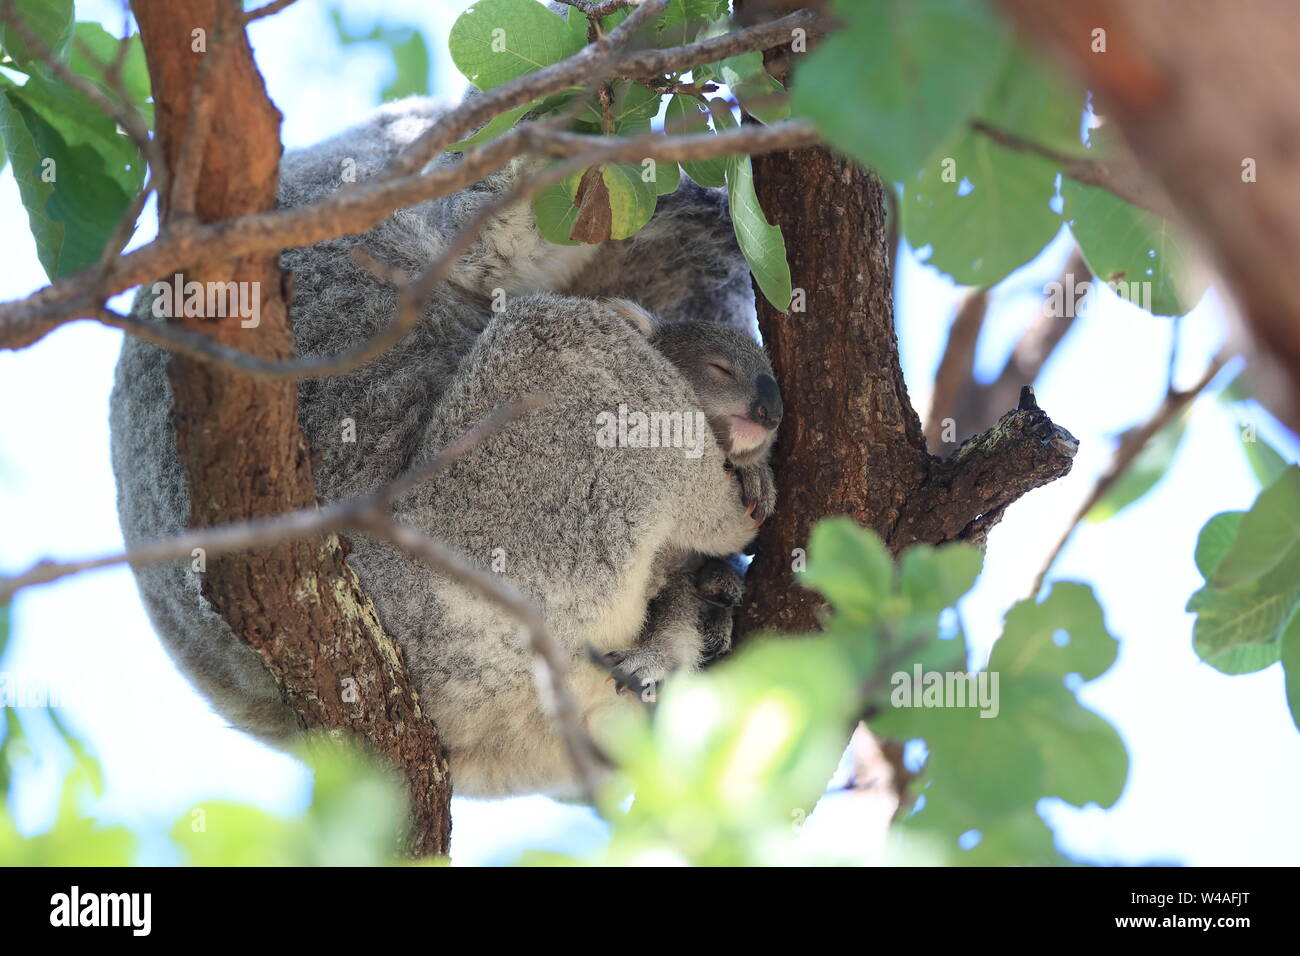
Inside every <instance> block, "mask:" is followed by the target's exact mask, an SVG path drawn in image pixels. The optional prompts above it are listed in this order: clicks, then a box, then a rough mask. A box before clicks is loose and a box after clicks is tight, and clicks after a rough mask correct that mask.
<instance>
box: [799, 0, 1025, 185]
mask: <svg viewBox="0 0 1300 956" xmlns="http://www.w3.org/2000/svg"><path fill="white" fill-rule="evenodd" d="M835 9H836V14H837V16H839V17H840V19H841V20H843V22H844V24H845V26H844V28H843V29H841V30H839V31H837V32H836V33H834V34H832V35H831V36H830V37H829V38H827V39H826V40H825V41H824V42H823V43H822V44H821V45H820V46H819V47H818V48H817V49H816V50H814V51H813V52H812V53H810V54H808V55H807V57H806V58H803V60H802V63H801V64H800V65H799V67H798V69H797V70H796V72H795V76H794V84H793V91H792V93H791V97H792V102H791V106H792V109H793V111H794V112H795V113H797V114H800V115H802V116H806V117H808V118H809V119H811V120H813V121H814V122H815V123H816V124H817V125H818V127H819V128H820V129H821V131H822V133H823V134H824V135H825V136H826V138H827V140H828V141H829V142H830V143H831V144H832V145H833V146H835V147H837V148H838V149H840V150H843V151H844V152H846V153H848V154H849V155H851V156H853V157H854V158H856V159H857V160H859V161H860V162H862V163H864V164H865V165H867V166H870V167H871V168H873V169H875V170H876V171H877V172H879V173H880V175H881V176H882V177H884V178H885V179H886V180H894V181H899V182H905V181H907V180H910V179H911V178H912V176H913V175H914V174H915V173H916V171H917V170H918V169H920V168H921V167H922V165H923V164H925V162H926V160H927V159H929V158H930V156H931V155H932V154H933V153H934V152H935V151H936V150H937V149H938V148H939V147H940V146H941V145H942V144H943V143H944V142H945V141H946V140H948V139H949V138H951V137H952V136H953V135H954V134H955V133H957V131H958V130H959V128H960V127H962V126H963V125H964V124H965V123H966V122H967V121H968V120H969V119H970V118H971V116H973V115H974V113H975V111H976V109H977V108H978V106H979V105H980V103H981V102H983V100H984V98H985V97H986V96H987V95H988V93H989V91H990V90H991V89H992V87H993V84H994V83H995V81H996V80H997V79H998V77H999V75H1000V74H1001V71H1002V64H1003V61H1004V60H1005V58H1006V55H1007V51H1008V49H1009V48H1010V40H1009V30H1008V28H1007V26H1006V24H1005V23H1004V22H1003V21H1002V20H1001V19H1000V18H999V17H997V16H996V15H995V14H994V13H993V12H992V11H990V10H989V9H988V7H987V6H986V5H985V4H984V3H982V2H971V0H882V2H874V3H859V2H844V0H842V2H840V3H838V4H837V5H836V8H835ZM846 107H847V108H846Z"/></svg>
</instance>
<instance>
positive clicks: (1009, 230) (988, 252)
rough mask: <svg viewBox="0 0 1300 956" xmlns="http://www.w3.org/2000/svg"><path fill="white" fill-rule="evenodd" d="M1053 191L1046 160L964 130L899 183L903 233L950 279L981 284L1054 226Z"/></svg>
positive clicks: (1015, 264) (1034, 248)
mask: <svg viewBox="0 0 1300 956" xmlns="http://www.w3.org/2000/svg"><path fill="white" fill-rule="evenodd" d="M968 187H973V189H969V191H967V190H968ZM963 192H964V193H965V195H961V193H963ZM1055 194H1056V170H1055V168H1054V167H1053V166H1052V164H1051V163H1048V162H1047V161H1045V160H1043V159H1040V158H1039V157H1037V156H1032V155H1029V154H1027V153H1018V152H1015V151H1013V150H1009V149H1005V148H1003V147H1001V146H999V145H997V144H996V143H994V142H993V141H992V140H990V139H988V137H986V136H983V135H981V134H979V133H975V132H971V131H967V132H966V133H964V134H963V135H962V136H961V137H960V138H959V139H958V140H956V141H955V142H953V143H951V144H950V145H949V146H947V147H945V148H944V149H943V150H940V151H939V153H936V154H934V155H932V156H931V157H930V159H929V160H928V161H927V162H926V164H925V166H924V168H923V169H922V172H921V175H920V176H919V177H915V178H910V179H908V180H907V181H905V182H904V183H903V198H902V201H901V213H902V216H901V218H902V227H903V233H904V235H905V236H906V237H907V241H908V243H910V244H911V246H912V247H913V248H914V249H921V248H923V247H925V246H930V247H931V248H932V253H931V255H930V258H929V259H928V260H926V261H927V262H928V263H929V264H930V265H933V266H935V267H936V268H938V269H940V270H941V271H943V272H946V273H947V274H948V275H950V276H952V278H953V281H954V282H957V283H959V284H961V285H974V286H981V287H985V288H987V287H988V286H992V285H994V284H995V283H997V282H998V281H999V280H1001V279H1002V278H1004V277H1005V276H1007V275H1008V274H1009V273H1010V272H1012V271H1013V270H1014V269H1017V268H1019V267H1020V266H1022V265H1024V264H1025V263H1026V262H1028V261H1029V260H1031V259H1033V258H1034V257H1035V256H1036V255H1038V253H1039V252H1041V251H1042V249H1043V246H1045V245H1046V244H1047V243H1048V242H1050V241H1051V240H1052V238H1053V237H1054V236H1055V235H1056V234H1057V232H1058V231H1059V230H1060V228H1061V218H1060V217H1059V216H1058V215H1057V214H1056V213H1055V212H1054V211H1053V210H1052V208H1051V201H1052V197H1053V196H1054V195H1055Z"/></svg>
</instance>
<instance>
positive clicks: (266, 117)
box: [133, 0, 451, 855]
mask: <svg viewBox="0 0 1300 956" xmlns="http://www.w3.org/2000/svg"><path fill="white" fill-rule="evenodd" d="M133 7H134V10H135V15H136V19H137V21H138V22H139V24H140V33H141V38H142V40H143V42H144V47H145V53H146V56H147V58H148V64H149V73H150V78H151V80H152V82H153V89H154V98H155V104H156V115H157V135H158V139H159V142H160V143H161V145H162V148H163V150H164V153H165V156H166V159H167V163H168V166H169V168H170V169H171V170H172V171H173V174H175V172H176V171H177V170H178V168H179V167H180V166H181V165H183V163H182V160H181V157H182V152H183V144H184V142H185V140H186V138H187V137H188V136H189V135H190V134H191V131H192V128H193V120H192V116H193V113H194V110H195V105H196V104H195V103H194V102H192V91H193V90H194V84H195V77H196V75H197V73H198V71H199V69H200V65H201V63H202V62H203V59H204V57H211V56H221V57H222V59H221V62H220V65H219V67H217V68H212V69H208V70H207V71H206V72H207V75H206V78H205V83H206V93H205V96H204V99H209V98H210V107H211V109H210V111H209V115H210V128H209V130H208V133H207V137H206V140H205V143H204V146H205V148H204V149H203V152H202V161H201V166H200V167H199V172H198V180H197V189H196V190H195V193H194V200H195V201H194V215H195V216H196V217H197V219H199V220H200V221H215V220H219V219H225V218H229V217H233V216H238V215H242V214H245V213H253V212H260V211H263V210H268V209H272V208H273V207H274V206H275V193H276V185H277V182H278V174H277V168H278V163H279V159H280V152H281V147H280V135H279V132H280V114H279V112H278V111H277V110H276V108H275V106H274V105H273V104H272V103H271V101H270V99H269V98H268V97H267V95H266V89H265V87H264V86H263V83H262V78H261V76H260V74H259V73H258V71H257V67H256V65H255V64H254V62H253V58H252V52H251V50H250V49H249V46H248V42H247V39H246V37H245V35H244V29H243V24H242V20H241V16H240V6H239V4H238V3H235V2H232V0H169V2H167V3H161V2H147V0H137V2H136V3H135V4H134V5H133ZM197 30H202V31H204V36H203V37H202V38H201V39H202V45H203V47H204V48H205V49H204V50H202V51H196V50H195V49H194V47H195V46H196V45H198V44H197V42H196V41H197V39H198V37H197V35H196V33H195V31H197ZM175 195H176V193H175V191H173V195H172V198H173V200H174V198H175ZM180 205H182V206H184V205H185V204H184V203H181V204H180ZM162 208H163V216H162V228H163V229H164V230H165V229H168V228H184V226H185V218H186V216H185V214H186V210H185V209H182V208H177V203H176V202H174V201H164V202H162ZM168 278H169V277H168ZM185 278H186V279H187V280H198V281H200V282H208V281H219V282H228V281H233V282H247V283H255V284H256V288H257V289H258V290H259V295H260V313H259V314H258V316H257V318H258V322H257V324H256V326H255V327H252V328H245V327H243V326H242V324H241V319H240V317H239V316H238V315H236V316H233V317H227V318H215V317H205V318H188V319H181V320H180V321H183V322H184V323H185V324H187V325H189V326H190V327H192V328H195V329H199V330H202V331H203V332H204V333H205V334H207V335H210V336H211V337H213V338H214V339H216V340H217V341H219V342H222V343H224V344H226V345H230V346H232V347H237V348H239V349H242V350H243V351H245V352H248V353H252V354H255V355H259V356H263V357H267V358H277V359H280V358H287V357H289V356H291V355H292V354H293V333H292V331H291V329H290V325H289V321H288V314H287V302H286V296H285V295H284V294H283V290H282V286H281V283H282V276H281V273H280V267H279V260H278V256H277V255H276V254H274V253H269V254H258V255H253V256H248V257H245V258H241V259H238V260H234V261H205V262H195V263H193V264H192V266H191V268H189V269H188V270H187V271H186V274H185ZM250 288H251V287H250ZM169 376H170V379H171V385H172V390H173V393H174V395H175V424H176V438H177V447H178V450H179V451H180V455H181V459H182V461H183V463H184V465H185V470H186V474H187V476H188V481H189V488H190V499H191V513H190V523H191V525H192V526H194V527H206V526H209V525H216V524H223V523H226V522H231V521H238V520H244V519H249V518H258V517H268V516H273V515H278V514H282V513H284V512H287V511H291V510H294V509H299V508H309V507H313V506H314V505H315V504H316V493H315V486H314V484H313V481H312V472H311V460H310V452H309V449H308V447H307V443H306V440H305V438H304V436H303V434H302V431H301V430H300V428H299V426H298V413H297V387H296V385H295V384H294V383H292V382H269V381H264V380H260V379H253V378H249V377H247V376H243V375H239V374H236V373H232V372H228V371H225V370H223V369H221V368H219V367H218V366H216V365H213V364H208V363H203V362H195V361H192V360H190V359H187V358H184V357H181V356H173V357H172V358H171V361H170V367H169ZM346 555H347V543H346V541H344V540H341V539H340V538H339V537H338V536H330V537H329V538H328V539H325V540H320V539H317V540H300V541H294V542H290V543H287V544H282V545H279V546H276V547H274V548H268V549H262V550H257V551H252V552H248V553H246V554H241V555H238V556H232V557H225V558H214V559H212V560H210V561H209V562H208V564H207V570H206V572H205V573H204V575H203V594H204V596H205V597H206V598H207V600H208V601H209V602H211V604H212V606H213V607H214V608H215V609H216V610H217V612H218V613H220V614H221V615H222V616H223V617H224V618H225V619H226V621H227V622H228V623H229V624H230V626H231V628H232V629H233V630H234V632H235V633H236V634H238V635H239V636H240V637H241V638H242V639H243V640H244V641H246V642H247V643H248V644H249V645H250V646H251V647H252V648H253V649H254V650H256V651H257V652H258V653H259V654H260V655H261V656H262V659H263V660H264V661H265V663H266V665H267V667H268V668H269V669H270V671H271V673H272V674H273V675H274V676H275V679H276V681H277V682H278V683H279V685H280V688H281V690H282V692H283V693H284V697H285V700H286V701H287V702H288V703H289V705H290V706H291V707H292V708H293V709H294V711H295V713H297V714H298V716H299V718H300V720H301V722H302V725H303V726H304V727H306V728H323V729H329V730H348V731H351V732H352V733H354V734H356V735H358V736H359V737H360V738H361V739H363V740H365V741H366V742H368V743H369V744H370V745H371V746H372V747H374V748H375V749H376V750H377V751H378V752H379V753H380V754H381V755H382V756H383V757H384V758H386V759H387V760H388V761H389V762H390V763H391V764H392V765H393V766H394V767H395V768H397V770H398V771H399V772H400V773H401V774H402V775H403V777H404V778H405V782H406V785H407V790H408V793H409V797H410V801H411V820H412V833H411V835H410V839H409V850H410V852H412V853H414V854H416V855H426V854H430V853H445V852H446V851H447V848H448V844H449V840H450V832H451V816H450V810H449V801H450V798H451V782H450V777H449V774H448V771H447V760H446V755H445V753H444V751H443V748H442V745H441V743H440V742H439V739H438V734H437V730H436V729H435V728H434V726H433V724H432V722H431V721H430V720H429V719H428V717H426V716H425V715H424V714H423V713H422V711H421V709H420V703H419V700H418V697H417V695H416V692H415V689H414V687H413V686H412V684H411V681H410V678H409V677H408V675H407V673H406V669H405V666H404V664H403V662H402V656H401V652H400V650H399V649H398V647H397V646H396V644H395V643H394V642H393V641H392V640H391V639H390V638H389V637H388V636H387V635H386V634H385V633H384V631H383V629H382V627H381V626H380V624H379V620H378V617H377V616H376V614H375V610H374V608H373V606H372V605H371V603H370V601H369V599H368V598H367V597H366V596H365V594H364V593H362V591H361V588H360V585H359V583H358V581H357V578H356V576H355V575H354V574H353V572H352V571H351V569H350V568H349V567H348V565H347V564H346V562H345V558H346ZM347 691H352V692H351V693H349V692H347Z"/></svg>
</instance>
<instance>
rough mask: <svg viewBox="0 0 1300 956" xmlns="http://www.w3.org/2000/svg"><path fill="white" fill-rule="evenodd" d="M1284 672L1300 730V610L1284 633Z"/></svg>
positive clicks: (1293, 719)
mask: <svg viewBox="0 0 1300 956" xmlns="http://www.w3.org/2000/svg"><path fill="white" fill-rule="evenodd" d="M1282 673H1283V676H1284V678H1285V679H1286V704H1287V706H1288V707H1289V708H1291V720H1292V721H1293V722H1294V723H1295V726H1296V729H1297V730H1300V611H1297V612H1295V613H1293V614H1292V615H1291V623H1290V624H1289V625H1288V626H1287V628H1286V630H1285V631H1284V632H1283V634H1282Z"/></svg>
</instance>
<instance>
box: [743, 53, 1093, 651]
mask: <svg viewBox="0 0 1300 956" xmlns="http://www.w3.org/2000/svg"><path fill="white" fill-rule="evenodd" d="M782 56H783V54H782V53H781V52H779V51H778V52H777V53H776V54H775V58H774V60H770V61H769V62H770V63H779V62H782V59H781V58H782ZM786 62H788V61H786ZM778 78H780V77H778ZM753 162H754V179H755V183H756V186H757V190H758V196H759V199H760V201H761V202H762V205H763V209H764V211H765V212H766V213H767V216H768V218H769V219H770V220H771V221H772V222H773V223H775V224H776V225H779V226H780V227H781V229H782V232H783V233H784V235H785V242H786V249H787V252H788V254H789V260H790V271H791V275H792V278H793V282H794V285H795V287H796V288H797V289H800V290H802V292H803V296H804V305H805V308H804V310H803V311H802V312H792V313H781V312H778V311H776V309H774V308H773V307H772V306H771V304H770V303H768V302H767V300H766V299H764V298H763V297H762V296H761V295H758V297H757V299H758V317H759V328H760V330H761V331H762V334H763V340H764V342H765V343H766V345H767V347H768V350H769V352H770V354H771V358H772V364H773V367H774V368H775V370H776V373H777V379H778V380H779V381H780V383H781V390H782V393H783V396H784V398H785V409H786V417H785V419H784V421H783V422H782V425H781V436H780V439H779V441H778V444H777V448H776V452H775V455H774V460H773V463H774V467H775V470H776V472H777V486H778V489H779V494H780V497H779V499H778V502H777V510H776V514H775V515H774V516H773V518H772V519H770V520H769V521H768V522H767V523H766V524H765V525H764V527H763V531H762V532H761V534H760V536H759V539H758V543H757V556H756V557H755V559H754V563H753V565H751V567H750V569H749V575H748V578H747V582H746V591H747V593H748V594H749V595H750V597H749V598H748V600H747V601H746V603H745V605H744V607H743V608H742V609H741V612H740V616H739V620H738V622H737V632H738V634H740V635H741V636H742V637H743V635H745V634H747V633H750V632H753V631H757V630H760V629H761V630H782V631H793V632H799V631H812V630H815V629H816V628H817V612H818V610H819V609H820V608H821V607H822V605H823V603H824V602H823V601H822V600H821V598H820V597H819V596H818V595H816V594H814V593H813V592H810V591H806V590H804V589H802V588H800V587H799V586H798V584H797V582H796V579H795V572H794V570H793V564H792V560H791V557H792V552H793V551H794V550H795V549H796V548H804V547H806V546H807V542H808V533H809V531H810V529H811V528H812V526H813V525H814V524H815V523H816V522H817V521H819V520H820V519H822V518H824V517H827V516H828V515H837V514H847V515H850V516H852V517H853V518H854V519H855V520H857V522H858V523H859V524H862V525H864V526H865V527H868V528H872V529H874V530H875V531H876V532H877V533H879V534H880V536H881V538H883V539H884V541H885V543H886V544H887V545H888V546H889V547H890V548H891V550H893V551H894V552H896V553H897V552H898V551H901V550H902V549H903V548H905V547H907V546H908V545H910V544H913V543H916V542H930V543H933V544H941V543H943V542H945V541H954V540H965V541H971V542H974V543H976V544H982V543H983V542H984V538H985V536H986V535H987V534H988V531H989V529H990V528H991V527H992V526H993V525H994V524H995V523H996V522H997V521H998V520H999V519H1000V518H1001V517H1002V513H1003V511H1004V510H1005V509H1006V507H1007V506H1008V505H1009V504H1011V503H1012V502H1013V501H1015V500H1016V499H1017V498H1019V497H1020V496H1021V495H1023V494H1024V493H1025V492H1027V491H1030V490H1032V489H1033V488H1036V487H1038V486H1040V485H1044V484H1047V483H1048V482H1050V481H1053V480H1055V479H1056V478H1059V477H1061V476H1062V475H1064V474H1065V473H1066V472H1068V471H1069V470H1070V465H1071V464H1072V462H1073V457H1074V452H1075V449H1076V447H1077V443H1076V442H1075V440H1074V439H1073V437H1072V436H1070V434H1069V432H1067V431H1065V430H1064V429H1062V428H1060V427H1058V426H1056V425H1054V424H1053V423H1052V421H1051V420H1050V419H1049V418H1048V417H1047V416H1046V415H1045V414H1044V413H1043V412H1042V411H1041V410H1039V409H1038V408H1037V406H1036V405H1033V404H1032V402H1030V403H1027V404H1028V405H1029V406H1031V407H1026V408H1023V409H1021V410H1008V412H1007V414H1006V415H1004V416H1003V417H1002V418H1001V419H1000V420H999V421H998V422H997V423H996V424H995V425H994V426H993V428H991V429H989V430H988V431H987V432H985V433H983V434H981V435H978V436H975V437H974V438H972V439H970V440H969V441H968V442H966V443H965V444H963V445H962V446H961V447H960V448H959V449H958V450H957V451H956V452H955V453H954V454H953V455H952V456H951V457H950V458H947V459H940V458H936V457H935V456H933V455H931V454H929V453H928V452H927V450H926V441H925V435H924V433H923V432H922V429H921V422H920V420H919V418H918V417H917V414H916V411H915V410H914V409H913V408H912V403H911V401H910V400H909V398H908V395H907V386H906V384H905V383H904V381H903V371H902V367H901V366H900V364H899V357H898V339H897V336H896V335H895V332H894V309H893V275H892V271H891V269H890V250H889V241H888V234H889V231H888V229H887V224H886V221H885V210H886V202H885V199H886V197H885V191H884V187H883V186H882V185H881V183H880V181H879V180H878V179H876V177H875V176H874V175H872V174H871V173H869V172H867V171H865V170H863V169H861V168H860V167H858V166H857V165H856V164H855V163H853V162H852V161H851V160H847V159H843V158H841V157H838V156H836V155H834V154H833V153H831V152H830V151H829V150H826V149H824V148H820V147H818V148H813V149H804V150H799V151H796V152H785V153H770V154H768V155H766V156H759V157H755V158H754V161H753Z"/></svg>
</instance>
